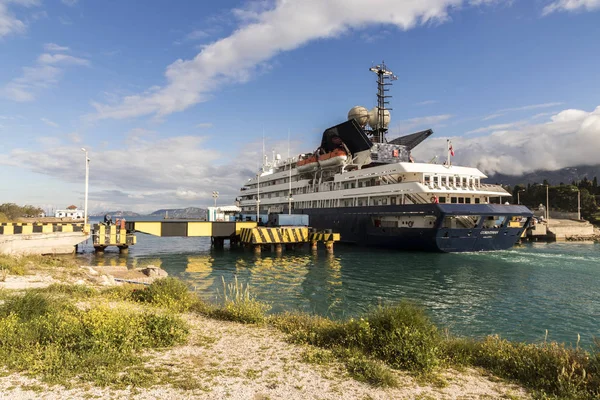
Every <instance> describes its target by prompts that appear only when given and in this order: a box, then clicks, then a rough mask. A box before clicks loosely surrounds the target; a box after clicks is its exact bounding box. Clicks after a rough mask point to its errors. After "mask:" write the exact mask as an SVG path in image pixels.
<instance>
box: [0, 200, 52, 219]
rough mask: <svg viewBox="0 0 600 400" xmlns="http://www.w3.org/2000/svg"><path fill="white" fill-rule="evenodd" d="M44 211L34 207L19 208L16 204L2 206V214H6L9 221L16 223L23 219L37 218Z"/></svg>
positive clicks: (0, 212)
mask: <svg viewBox="0 0 600 400" xmlns="http://www.w3.org/2000/svg"><path fill="white" fill-rule="evenodd" d="M43 212H44V211H43V210H42V209H41V208H39V207H34V206H28V205H27V206H22V207H21V206H19V205H17V204H15V203H4V204H0V214H4V215H5V216H6V218H7V219H9V220H11V221H15V220H17V219H19V218H23V217H37V216H38V215H40V214H41V213H43Z"/></svg>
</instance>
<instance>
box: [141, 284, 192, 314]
mask: <svg viewBox="0 0 600 400" xmlns="http://www.w3.org/2000/svg"><path fill="white" fill-rule="evenodd" d="M131 299H133V300H135V301H139V302H142V303H149V304H152V305H155V306H158V307H165V308H168V309H171V310H174V311H187V310H188V309H189V308H190V306H191V305H192V303H194V301H195V300H196V299H195V296H194V295H193V294H192V293H190V291H189V290H188V287H187V285H186V284H185V283H183V282H182V281H180V280H179V279H175V278H165V279H159V280H157V281H155V282H154V283H153V284H152V285H150V286H147V287H145V288H143V289H134V290H133V291H132V292H131Z"/></svg>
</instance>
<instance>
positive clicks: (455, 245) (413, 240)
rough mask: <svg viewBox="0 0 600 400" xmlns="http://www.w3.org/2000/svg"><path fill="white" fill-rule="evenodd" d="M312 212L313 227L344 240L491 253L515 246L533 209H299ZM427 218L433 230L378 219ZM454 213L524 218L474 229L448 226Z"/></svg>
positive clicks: (444, 206) (450, 206) (468, 206)
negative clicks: (520, 222)
mask: <svg viewBox="0 0 600 400" xmlns="http://www.w3.org/2000/svg"><path fill="white" fill-rule="evenodd" d="M294 212H295V213H298V214H308V215H309V218H310V226H311V227H313V228H316V229H319V230H321V229H332V230H333V231H334V232H336V233H337V232H339V233H340V234H341V241H342V242H345V243H352V244H356V245H360V246H371V247H383V248H390V249H396V250H413V251H414V250H417V251H433V252H447V253H450V252H468V251H492V250H505V249H509V248H511V247H512V246H513V245H514V244H515V243H517V241H518V240H519V239H520V237H521V235H522V233H523V231H524V230H525V229H526V228H527V226H528V225H529V222H530V220H531V218H532V216H533V214H532V212H531V211H530V210H529V209H528V208H527V207H523V206H515V205H495V204H414V205H390V206H368V207H344V208H319V209H296V210H294ZM390 215H391V216H406V215H412V216H419V217H422V216H428V217H430V218H432V220H434V222H433V224H432V227H431V228H416V227H382V226H377V224H376V223H374V221H375V220H376V219H377V218H379V217H383V216H390ZM452 216H484V217H494V218H498V217H507V221H508V220H510V218H511V217H521V218H526V221H527V222H526V223H525V224H524V225H523V226H520V227H510V226H509V224H508V223H506V224H504V225H502V226H500V227H497V228H486V227H484V226H483V220H484V219H483V218H481V220H480V221H479V222H478V223H477V224H474V226H473V227H472V228H468V229H462V228H446V227H444V224H443V222H444V219H445V218H446V217H452Z"/></svg>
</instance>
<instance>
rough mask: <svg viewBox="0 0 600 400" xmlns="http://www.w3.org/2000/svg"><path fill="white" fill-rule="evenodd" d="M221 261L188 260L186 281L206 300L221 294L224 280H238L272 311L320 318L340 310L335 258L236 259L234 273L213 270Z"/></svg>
mask: <svg viewBox="0 0 600 400" xmlns="http://www.w3.org/2000/svg"><path fill="white" fill-rule="evenodd" d="M220 257H227V256H226V255H225V254H223V255H218V254H210V255H197V256H188V257H187V268H186V273H187V277H186V278H187V280H188V282H190V283H191V284H192V287H193V289H195V290H196V291H197V292H198V294H199V295H200V296H201V297H203V298H205V299H214V298H215V297H216V296H217V293H221V292H222V291H223V283H222V282H223V279H224V280H225V282H226V283H229V282H231V281H232V280H233V276H237V278H238V281H239V282H241V283H244V284H250V286H251V287H250V293H251V294H252V295H254V296H256V297H257V298H258V299H259V300H262V301H265V302H268V303H271V304H272V305H273V308H274V311H282V310H284V309H287V310H298V311H306V312H317V313H321V314H323V313H327V311H328V310H329V309H332V308H336V307H338V305H339V306H341V303H342V297H341V292H342V281H341V264H340V261H339V259H337V258H335V257H332V256H322V255H318V256H316V255H311V254H284V255H279V256H276V255H273V256H272V257H269V256H266V257H265V256H262V257H253V256H250V257H237V258H236V259H235V263H234V268H233V269H231V268H215V264H218V263H219V258H220ZM319 257H323V258H322V259H321V258H319ZM227 264H228V265H231V264H229V263H227Z"/></svg>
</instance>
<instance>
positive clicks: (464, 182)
mask: <svg viewBox="0 0 600 400" xmlns="http://www.w3.org/2000/svg"><path fill="white" fill-rule="evenodd" d="M462 185H463V186H464V187H466V186H467V178H462Z"/></svg>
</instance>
